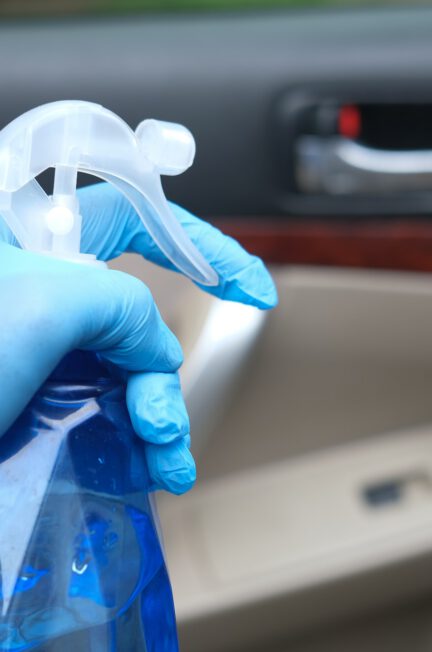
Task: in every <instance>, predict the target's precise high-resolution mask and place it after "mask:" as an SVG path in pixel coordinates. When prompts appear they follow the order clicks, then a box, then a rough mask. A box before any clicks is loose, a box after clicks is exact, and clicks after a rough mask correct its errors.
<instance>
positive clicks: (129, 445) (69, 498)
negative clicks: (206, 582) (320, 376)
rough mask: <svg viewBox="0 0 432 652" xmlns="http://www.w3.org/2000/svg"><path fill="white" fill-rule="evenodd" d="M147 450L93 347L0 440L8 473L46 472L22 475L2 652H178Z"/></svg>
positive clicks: (74, 357) (68, 362) (68, 361)
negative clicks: (23, 468) (24, 527)
mask: <svg viewBox="0 0 432 652" xmlns="http://www.w3.org/2000/svg"><path fill="white" fill-rule="evenodd" d="M143 446H144V444H143V442H142V441H141V440H140V439H139V438H138V437H137V436H136V435H135V434H134V432H133V430H132V426H131V423H130V419H129V416H128V413H127V410H126V405H125V388H124V386H123V384H122V383H121V382H119V381H118V380H116V379H115V378H113V376H112V375H111V374H110V373H109V371H108V370H107V369H106V368H104V366H103V365H102V364H101V363H100V362H99V360H98V359H97V357H96V356H95V355H93V354H91V353H86V352H75V353H73V354H71V355H69V356H68V357H67V358H65V360H64V361H63V362H62V364H61V365H60V366H59V367H58V369H57V370H56V372H55V373H54V374H53V375H52V376H51V377H50V379H49V380H48V382H47V383H46V384H45V385H44V387H43V388H42V389H41V390H40V391H39V392H38V394H37V395H36V396H35V397H34V399H33V401H32V402H31V404H30V405H29V406H28V407H27V409H26V410H25V412H24V413H23V414H22V416H21V417H20V418H19V419H18V420H17V422H16V423H15V424H14V426H13V427H12V428H11V429H10V430H9V432H8V433H6V435H5V436H4V437H3V438H2V439H1V440H0V462H1V466H0V471H1V472H2V473H3V474H8V473H9V471H11V472H12V473H17V474H18V473H19V472H20V469H19V458H20V457H21V458H22V463H23V464H26V463H27V461H28V460H29V459H32V460H33V463H34V467H36V466H39V469H40V470H41V472H40V473H39V474H38V473H36V472H35V473H34V474H32V473H31V470H30V472H28V474H27V478H24V479H22V478H21V484H20V496H21V501H22V500H24V501H25V504H26V507H25V506H24V509H22V505H20V504H17V505H16V507H17V513H16V518H18V519H20V518H21V519H22V518H25V519H27V524H28V525H29V526H30V528H29V536H26V535H24V537H23V536H22V532H21V538H20V540H11V541H10V545H11V547H13V552H12V555H10V556H9V561H10V565H9V568H7V567H6V566H5V573H6V574H7V573H9V574H10V573H12V575H14V577H12V578H11V577H4V573H3V572H2V589H3V591H2V615H1V625H0V650H1V652H6V651H9V650H14V651H16V652H20V651H21V650H30V649H34V650H38V651H40V652H42V651H43V652H114V651H115V652H117V651H119V652H144V651H147V652H175V651H176V650H178V645H177V636H176V625H175V614H174V606H173V599H172V594H171V588H170V583H169V579H168V575H167V570H166V566H165V562H164V558H163V553H162V550H161V545H160V541H159V536H158V530H157V522H156V520H155V513H154V510H153V506H152V499H151V495H150V494H149V489H150V487H149V477H148V473H147V469H146V464H145V457H144V451H143ZM42 459H43V462H44V466H43V469H41V465H40V461H41V460H42ZM35 471H36V469H35ZM47 471H48V472H47ZM36 484H39V486H37V487H36V493H35V494H34V495H33V496H32V495H29V492H32V491H33V492H34V491H35V486H36ZM13 509H14V506H13V505H11V510H12V511H13ZM20 527H21V524H20V523H19V522H17V523H15V526H14V524H13V522H12V527H11V529H10V536H11V537H13V538H15V536H19V533H20ZM27 538H28V541H26V539H27ZM3 552H4V551H3ZM4 558H5V557H4V555H3V559H4ZM17 560H18V562H17ZM4 563H5V564H7V562H6V560H5V562H4ZM18 566H19V571H18V572H16V569H17V567H18ZM4 580H6V582H5V581H4ZM5 584H6V586H5ZM12 585H13V589H12V592H11V589H10V587H11V586H12Z"/></svg>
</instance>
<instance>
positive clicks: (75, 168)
mask: <svg viewBox="0 0 432 652" xmlns="http://www.w3.org/2000/svg"><path fill="white" fill-rule="evenodd" d="M194 156H195V141H194V138H193V136H192V134H191V133H190V131H188V130H187V129H186V128H185V127H183V126H182V125H177V124H173V123H168V122H161V121H158V120H144V121H143V122H141V124H140V125H139V126H138V128H137V130H136V132H135V133H134V132H133V131H132V129H130V127H129V126H128V125H127V124H126V123H125V122H124V121H123V120H122V119H121V118H119V117H118V116H117V115H116V114H115V113H112V112H111V111H109V110H107V109H105V108H104V107H102V106H100V105H99V104H93V103H91V102H81V101H73V100H71V101H61V102H53V103H51V104H45V105H43V106H40V107H37V108H35V109H32V110H31V111H28V112H27V113H24V114H23V115H22V116H20V117H19V118H17V119H16V120H14V121H13V122H11V123H10V124H9V125H8V126H7V127H5V128H4V129H3V130H2V131H1V132H0V214H1V215H2V216H3V217H4V218H5V220H6V222H7V224H8V226H9V228H10V229H11V230H12V231H13V233H14V235H15V237H16V238H17V240H18V242H19V244H20V245H21V247H23V248H25V249H32V250H34V251H38V252H40V253H47V254H51V255H54V256H59V257H62V258H67V259H69V260H75V261H77V262H83V263H93V264H102V263H98V261H97V260H96V257H95V256H93V255H92V254H84V253H81V251H80V244H81V216H80V213H79V204H78V199H77V195H76V182H77V174H78V172H86V173H88V174H92V175H94V176H96V177H99V178H101V179H104V180H105V181H108V182H109V183H111V184H112V185H114V186H115V187H116V188H118V189H119V190H120V191H121V192H122V193H123V194H124V195H125V196H126V197H127V199H128V200H129V201H130V202H131V203H132V205H133V206H134V208H135V210H136V212H137V214H138V215H139V217H140V219H141V221H142V222H143V224H144V227H145V228H146V230H147V232H148V233H149V234H150V236H151V237H152V238H153V240H154V241H155V243H156V244H157V246H158V247H159V248H160V249H161V251H162V252H163V253H164V254H165V255H166V256H167V258H168V259H169V260H170V261H171V262H172V263H173V265H174V266H175V267H177V268H178V269H179V270H180V271H182V272H183V273H184V274H186V275H187V276H189V277H190V278H191V279H192V280H194V281H196V282H198V283H201V284H204V285H216V284H217V282H218V277H217V274H216V272H215V271H214V270H213V269H212V268H211V267H210V265H209V264H208V263H207V261H206V260H205V259H204V257H203V256H202V254H201V253H200V252H199V251H198V249H197V248H196V247H195V245H194V244H193V243H192V242H191V240H190V238H189V236H188V235H187V233H186V232H185V231H184V229H183V227H182V226H181V225H180V223H179V222H178V221H177V219H176V217H175V215H174V214H173V212H172V210H171V208H170V206H169V204H168V202H167V200H166V198H165V195H164V193H163V190H162V185H161V179H160V175H161V174H165V175H175V174H181V173H182V172H184V171H185V170H187V168H189V167H190V166H191V165H192V163H193V159H194ZM47 168H54V169H55V176H54V189H53V195H52V197H48V196H47V195H46V194H45V192H44V191H43V190H42V188H41V186H40V185H39V183H38V182H37V181H36V177H37V176H38V175H39V174H41V172H43V171H44V170H46V169H47Z"/></svg>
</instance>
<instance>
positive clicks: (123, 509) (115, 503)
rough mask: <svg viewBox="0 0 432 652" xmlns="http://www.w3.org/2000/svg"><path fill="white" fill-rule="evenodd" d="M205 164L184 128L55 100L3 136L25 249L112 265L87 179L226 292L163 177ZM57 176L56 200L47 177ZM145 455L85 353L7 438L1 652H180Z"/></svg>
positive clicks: (108, 384) (4, 206)
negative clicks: (87, 224)
mask: <svg viewBox="0 0 432 652" xmlns="http://www.w3.org/2000/svg"><path fill="white" fill-rule="evenodd" d="M194 154H195V143H194V140H193V137H192V135H191V133H190V132H189V131H188V130H187V129H186V128H184V127H182V126H181V125H177V124H172V123H165V122H159V121H156V120H145V121H144V122H142V123H141V124H140V125H139V126H138V128H137V129H136V131H135V132H133V131H132V130H131V129H130V128H129V127H128V125H127V124H126V123H125V122H123V121H122V120H121V119H120V118H119V117H118V116H116V115H115V114H114V113H112V112H110V111H108V110H106V109H105V108H103V107H102V106H100V105H97V104H92V103H89V102H81V101H63V102H54V103H51V104H47V105H44V106H41V107H38V108H36V109H33V110H31V111H29V112H27V113H25V114H24V115H22V116H21V117H19V118H17V119H16V120H14V121H13V122H12V123H10V124H9V125H8V126H7V127H5V128H4V129H3V131H2V132H0V214H1V215H2V216H3V217H4V218H5V220H6V222H7V224H8V226H9V227H10V229H11V230H12V232H13V233H14V235H15V237H16V240H17V242H18V243H19V245H20V246H21V247H22V248H24V249H31V250H33V251H37V252H39V253H42V254H46V255H50V256H56V257H61V258H63V259H67V260H70V261H74V262H76V263H77V264H83V265H99V266H103V265H105V263H103V262H101V261H98V260H97V259H96V257H95V256H93V255H92V254H84V253H81V252H80V239H81V217H80V213H79V203H78V199H77V195H76V182H77V174H78V172H80V171H81V172H87V173H89V174H92V175H94V176H97V177H99V178H101V179H104V180H105V181H107V182H109V183H111V184H113V185H114V186H115V187H116V188H118V190H119V191H121V192H122V193H123V194H124V195H125V196H126V197H127V198H128V199H129V201H130V202H131V203H132V205H133V206H134V208H135V210H136V212H137V214H138V215H139V217H140V218H141V220H142V222H143V224H144V226H145V228H146V230H147V231H148V233H149V234H150V235H151V236H152V238H153V239H154V241H155V243H156V244H157V245H158V246H159V248H160V249H161V250H162V251H163V252H164V253H165V255H166V256H167V257H168V258H169V259H170V260H171V262H172V263H173V264H174V265H175V266H176V267H177V268H178V269H179V270H181V271H182V272H183V273H185V274H186V275H187V276H189V277H190V278H191V279H193V280H195V281H197V282H199V283H201V284H207V285H213V284H216V283H217V276H216V274H215V272H214V271H213V270H212V269H211V268H210V266H209V265H208V263H207V262H206V261H205V260H204V258H203V257H202V255H201V254H200V253H199V252H198V250H197V249H196V248H195V246H194V245H193V244H192V242H191V241H190V240H189V238H188V236H187V234H186V233H185V232H184V230H183V229H182V227H181V226H180V224H179V223H178V222H177V220H176V218H175V216H174V215H173V213H172V212H171V210H170V207H169V204H168V203H167V201H166V199H165V196H164V193H163V190H162V185H161V180H160V175H161V174H169V175H173V174H179V173H181V172H183V171H184V170H186V169H187V168H188V167H189V166H190V165H191V164H192V162H193V158H194ZM47 168H54V170H55V176H54V188H53V195H52V196H51V197H49V196H48V195H46V194H45V192H44V191H43V189H42V188H41V186H40V185H39V183H38V182H37V180H36V177H37V176H38V175H39V174H40V173H41V172H43V171H44V170H46V169H47ZM143 445H144V444H143V442H142V441H141V440H139V439H138V437H136V436H135V434H134V432H133V430H132V426H131V422H130V419H129V416H128V413H127V409H126V402H125V388H124V386H123V384H122V382H120V381H119V380H118V378H116V377H115V375H113V373H112V372H111V371H110V370H109V369H108V368H106V367H105V366H104V364H103V363H102V362H101V360H100V359H99V358H98V357H97V356H96V355H95V354H92V353H89V352H83V351H75V352H73V353H71V354H69V355H68V356H67V357H66V358H65V359H64V360H63V361H62V362H61V364H60V365H59V366H58V368H57V369H56V370H55V372H54V373H53V374H52V375H51V377H50V378H49V379H48V381H47V382H46V383H45V385H44V386H43V387H42V388H41V389H40V391H39V392H38V393H37V394H36V396H35V397H34V398H33V400H32V401H31V403H30V404H29V405H28V406H27V408H26V410H25V411H24V413H23V414H22V415H21V416H20V417H19V418H18V420H17V421H16V422H15V424H14V425H13V426H12V428H10V430H9V431H8V432H7V433H6V434H5V435H4V436H3V437H2V438H1V439H0V565H1V593H0V607H1V613H0V652H6V651H12V650H14V651H15V652H21V650H30V649H32V650H33V649H34V650H37V651H38V652H175V651H176V650H178V644H177V635H176V625H175V613H174V606H173V599H172V593H171V587H170V583H169V578H168V574H167V570H166V565H165V561H164V557H163V551H162V548H161V541H160V533H159V526H158V521H157V514H156V511H155V506H154V502H153V499H152V494H151V493H150V492H149V489H150V480H149V477H148V472H147V468H146V463H145V456H144V450H143Z"/></svg>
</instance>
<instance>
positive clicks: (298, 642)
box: [0, 0, 432, 652]
mask: <svg viewBox="0 0 432 652" xmlns="http://www.w3.org/2000/svg"><path fill="white" fill-rule="evenodd" d="M428 5H429V3H427V2H425V3H423V4H422V3H420V2H412V0H399V1H397V2H396V1H393V0H386V1H382V2H378V1H377V2H373V1H370V2H362V1H361V0H357V1H355V2H354V1H352V0H337V1H332V0H275V1H270V0H267V1H266V0H166V1H163V0H74V1H72V0H45V1H42V0H40V1H39V0H10V1H9V0H0V16H1V21H0V89H1V97H2V100H1V103H0V126H3V125H5V124H6V123H7V122H9V121H10V120H11V119H12V118H14V117H16V116H17V115H19V114H20V113H22V112H23V111H25V110H27V109H29V108H31V107H33V106H35V105H38V104H41V103H44V102H48V101H53V100H58V99H66V98H67V99H70V98H76V99H84V100H90V101H96V102H100V103H101V104H103V105H105V106H106V107H108V108H110V109H112V110H113V111H115V112H116V113H118V114H119V115H120V116H122V117H123V118H124V119H125V120H126V121H127V122H128V123H129V124H130V125H131V126H132V127H135V126H136V125H137V124H138V123H139V122H140V121H141V120H142V119H144V118H146V117H154V118H159V119H163V120H171V121H177V122H181V123H184V124H185V125H187V126H188V127H189V128H190V129H191V131H192V132H193V133H194V135H195V137H196V140H197V157H196V162H195V164H194V166H193V168H192V169H191V170H190V171H188V172H187V173H186V174H184V175H181V176H180V177H178V178H169V179H166V182H165V183H164V187H165V190H166V193H167V195H168V196H169V198H170V199H173V200H176V201H178V202H179V203H181V204H183V205H185V206H186V207H188V208H189V209H190V210H192V211H195V212H196V213H198V214H200V215H201V216H202V217H204V218H207V219H209V220H210V221H212V222H213V223H214V224H216V225H217V226H219V227H220V228H222V229H224V230H225V231H226V232H227V233H230V234H232V235H234V236H235V237H237V238H238V239H239V240H240V241H241V242H242V243H243V244H244V245H245V246H246V247H247V248H248V249H249V250H251V251H253V252H255V253H256V254H258V255H260V256H262V257H263V258H264V259H265V260H266V262H267V263H268V264H269V265H270V266H271V269H272V271H273V273H274V277H275V280H276V282H277V284H278V288H279V293H280V306H279V307H278V309H277V310H275V311H274V312H272V313H270V314H264V313H260V312H259V311H256V310H253V309H250V308H246V307H242V306H236V305H234V304H229V303H227V304H223V303H221V302H219V301H218V300H216V299H212V298H210V297H208V296H205V295H204V294H202V293H200V292H199V291H198V290H197V289H196V288H195V287H194V286H192V285H191V284H189V283H188V282H186V281H184V280H182V279H181V278H179V277H177V276H176V275H173V274H168V273H166V272H163V271H160V270H157V269H156V268H154V267H151V266H150V265H148V264H146V263H144V262H143V261H141V260H138V259H137V258H135V257H133V256H123V257H121V258H120V259H118V260H117V261H114V263H113V266H115V267H117V268H120V269H123V270H127V271H129V272H131V273H133V274H135V275H137V276H139V277H140V278H142V279H144V280H145V281H146V282H147V283H148V284H149V286H150V287H151V289H152V291H153V293H154V295H155V296H156V298H157V301H158V303H159V304H160V307H161V310H162V312H163V315H164V316H165V318H166V320H167V321H168V322H169V324H170V325H171V326H172V328H173V329H174V330H175V331H176V332H177V334H178V335H179V337H180V339H181V341H182V344H183V346H184V349H185V364H184V367H183V370H182V382H183V387H184V391H185V394H186V398H187V402H188V407H189V410H190V414H191V421H192V436H193V448H194V452H195V454H196V457H197V463H198V476H199V477H198V482H197V485H196V488H195V489H194V490H193V491H192V492H191V493H190V494H188V495H187V496H184V497H181V498H174V497H172V496H167V495H160V496H159V497H158V502H159V508H160V516H161V520H162V525H163V529H164V532H165V544H166V551H167V557H168V563H169V567H170V571H171V577H172V582H173V588H174V594H175V599H176V605H177V612H178V620H179V629H180V637H181V643H182V649H183V650H184V651H185V652H220V651H221V650H224V651H226V652H245V651H246V650H248V652H258V650H265V651H266V652H318V650H319V651H320V652H322V651H325V652H342V651H344V652H345V651H346V650H350V652H387V651H389V652H390V650H391V652H406V651H407V650H409V651H410V652H427V651H429V650H432V617H431V616H432V278H431V272H432V219H431V209H432V6H428ZM88 182H89V179H88V178H83V179H82V183H88ZM43 183H44V184H45V185H49V183H50V177H49V174H48V175H45V177H44V179H43Z"/></svg>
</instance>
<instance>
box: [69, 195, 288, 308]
mask: <svg viewBox="0 0 432 652" xmlns="http://www.w3.org/2000/svg"><path fill="white" fill-rule="evenodd" d="M79 198H80V205H81V213H82V215H83V235H82V245H83V248H84V250H85V251H86V252H91V253H96V254H97V255H98V256H100V257H101V258H103V259H104V260H108V259H110V258H113V257H115V256H119V255H120V254H121V253H122V252H124V251H131V252H135V253H139V254H141V255H142V256H144V257H145V258H147V259H148V260H151V261H152V262H154V263H156V264H158V265H161V266H163V267H167V268H169V269H175V267H174V266H173V264H172V263H171V262H170V261H169V260H168V259H167V258H166V257H165V255H164V254H163V253H162V252H161V251H160V249H159V248H158V247H157V245H156V244H155V243H154V242H153V239H152V238H151V237H150V235H149V234H148V233H147V231H146V230H145V228H144V226H143V225H142V223H141V220H140V219H139V217H138V215H137V214H136V212H135V210H134V208H133V206H132V205H131V204H130V202H129V201H128V200H127V199H126V198H125V197H124V196H123V195H122V194H121V193H120V192H119V191H118V190H116V189H115V188H114V187H113V186H110V185H109V184H97V185H94V186H88V187H87V188H83V189H81V190H80V192H79ZM171 207H172V209H173V211H174V213H175V215H176V217H177V219H178V220H179V222H180V223H181V224H182V226H183V227H184V229H185V230H186V231H187V233H188V235H189V237H190V238H191V240H192V242H193V243H194V244H195V246H196V247H197V248H198V249H199V250H200V251H201V253H202V254H203V256H204V257H205V258H206V260H207V261H208V262H209V264H210V265H211V266H212V267H213V269H214V270H215V271H216V272H217V274H218V276H219V284H218V285H217V286H216V287H211V288H209V287H206V286H201V287H202V289H203V290H206V291H207V292H210V293H211V294H214V295H216V296H218V297H220V298H221V299H228V300H231V301H240V302H242V303H247V304H250V305H254V306H257V307H258V308H262V309H269V308H273V307H274V306H275V305H276V304H277V292H276V288H275V285H274V283H273V280H272V278H271V276H270V274H269V272H268V271H267V269H266V267H265V265H264V264H263V262H262V261H261V260H260V259H259V258H257V257H256V256H251V255H250V254H249V253H248V252H247V251H245V249H243V247H241V246H240V245H239V243H238V242H236V241H235V240H234V239H233V238H230V237H228V236H226V235H224V234H223V233H222V232H221V231H219V230H218V229H216V228H215V227H213V226H211V225H210V224H208V223H207V222H204V221H202V220H200V219H199V218H197V217H195V216H194V215H192V214H191V213H189V212H188V211H186V210H185V209H183V208H180V207H179V206H176V205H175V204H171Z"/></svg>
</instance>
